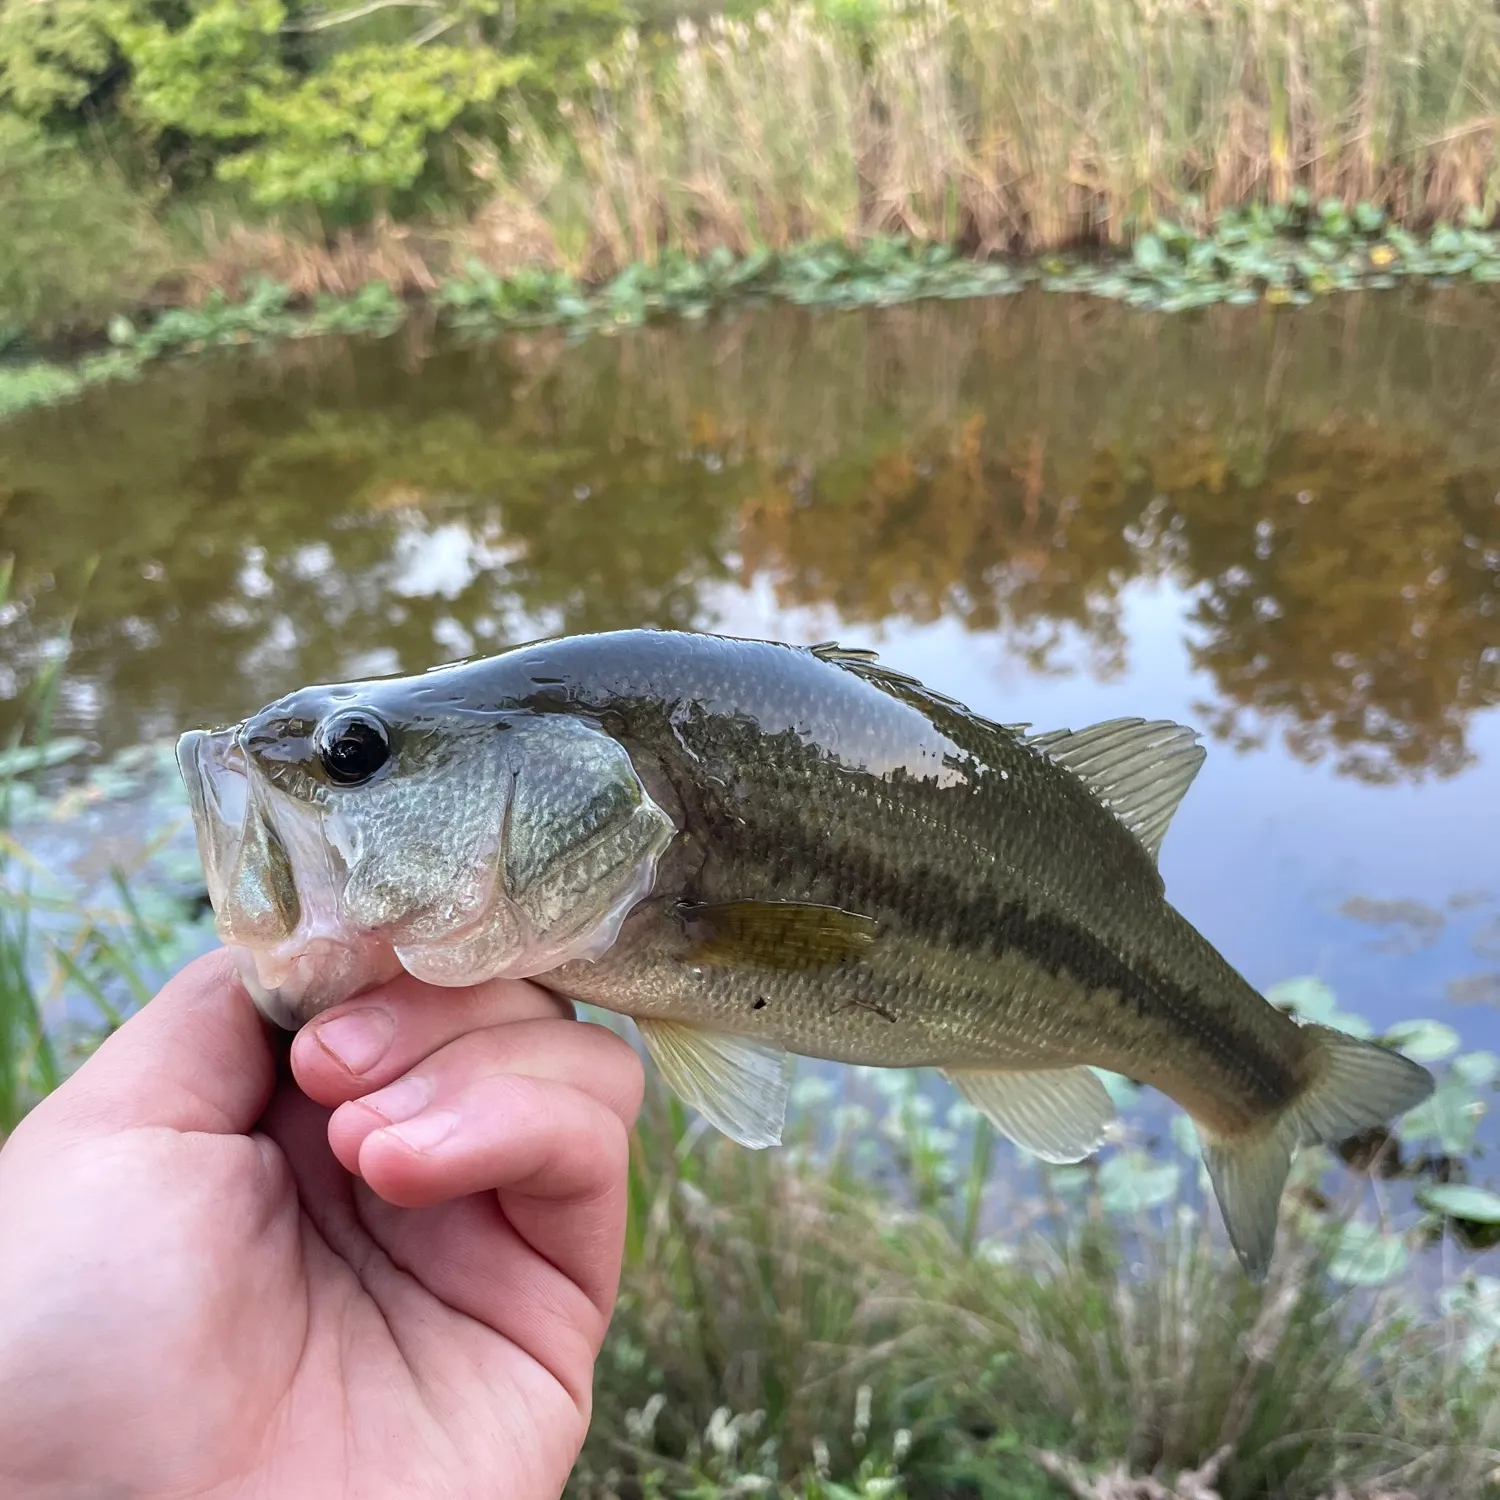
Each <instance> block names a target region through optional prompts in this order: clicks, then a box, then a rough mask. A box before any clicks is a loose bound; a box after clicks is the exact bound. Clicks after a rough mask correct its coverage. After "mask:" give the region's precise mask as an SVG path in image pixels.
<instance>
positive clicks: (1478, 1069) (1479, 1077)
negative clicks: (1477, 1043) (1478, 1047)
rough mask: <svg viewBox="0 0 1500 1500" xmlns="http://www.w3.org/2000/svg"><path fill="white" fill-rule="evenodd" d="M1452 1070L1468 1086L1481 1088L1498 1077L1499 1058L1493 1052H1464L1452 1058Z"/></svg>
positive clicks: (1499, 1070)
mask: <svg viewBox="0 0 1500 1500" xmlns="http://www.w3.org/2000/svg"><path fill="white" fill-rule="evenodd" d="M1453 1071H1454V1072H1455V1073H1456V1074H1457V1075H1458V1076H1459V1077H1460V1078H1461V1079H1463V1081H1464V1082H1465V1083H1467V1084H1468V1085H1469V1087H1470V1088H1476V1089H1482V1088H1483V1087H1484V1086H1485V1085H1486V1084H1490V1083H1493V1082H1494V1081H1495V1079H1496V1078H1497V1077H1500V1058H1497V1057H1496V1056H1495V1054H1494V1053H1493V1052H1465V1053H1464V1055H1463V1056H1462V1057H1455V1058H1454V1059H1453Z"/></svg>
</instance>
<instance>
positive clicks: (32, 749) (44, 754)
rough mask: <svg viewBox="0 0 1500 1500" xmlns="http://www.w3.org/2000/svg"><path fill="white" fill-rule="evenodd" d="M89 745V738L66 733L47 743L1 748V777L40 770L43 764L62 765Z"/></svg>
mask: <svg viewBox="0 0 1500 1500" xmlns="http://www.w3.org/2000/svg"><path fill="white" fill-rule="evenodd" d="M88 747H89V742H88V741H87V740H83V739H79V738H78V737H77V736H76V735H66V736H63V737H61V738H59V739H55V740H49V741H48V742H47V743H46V744H45V745H17V746H15V747H14V748H13V749H11V750H0V779H4V778H7V777H11V776H24V775H25V774H26V773H27V772H28V771H37V770H40V769H41V768H42V767H43V766H57V765H61V764H62V763H63V761H65V760H72V759H73V757H74V756H77V755H82V754H83V752H84V751H85V750H87V749H88Z"/></svg>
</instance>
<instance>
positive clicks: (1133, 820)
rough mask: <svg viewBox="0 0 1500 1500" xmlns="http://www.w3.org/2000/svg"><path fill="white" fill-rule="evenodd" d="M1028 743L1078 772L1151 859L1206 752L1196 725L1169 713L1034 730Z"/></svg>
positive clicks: (1058, 762) (1078, 775) (1077, 774)
mask: <svg viewBox="0 0 1500 1500" xmlns="http://www.w3.org/2000/svg"><path fill="white" fill-rule="evenodd" d="M1027 743H1028V744H1030V745H1034V746H1035V747H1036V748H1037V749H1038V750H1042V751H1044V752H1045V753H1046V755H1047V757H1048V759H1050V760H1051V761H1053V762H1054V763H1055V764H1057V765H1059V766H1066V767H1067V769H1068V770H1070V771H1071V772H1072V773H1073V774H1074V775H1075V776H1077V777H1078V779H1079V780H1080V781H1082V782H1083V784H1084V785H1085V786H1086V787H1088V789H1089V790H1090V791H1091V792H1093V794H1094V795H1095V796H1096V797H1097V798H1098V799H1099V800H1100V801H1101V802H1102V803H1103V804H1104V805H1105V806H1106V807H1107V808H1108V809H1109V810H1110V811H1111V812H1112V813H1113V814H1114V815H1115V816H1116V817H1117V818H1118V819H1119V820H1120V821H1121V822H1122V823H1123V824H1124V825H1125V826H1126V827H1127V828H1128V829H1129V830H1130V831H1131V832H1132V833H1133V834H1134V835H1135V836H1136V838H1138V839H1139V840H1140V841H1141V843H1142V844H1143V845H1144V846H1145V849H1146V852H1147V853H1148V854H1149V855H1150V856H1151V858H1152V859H1155V858H1156V856H1157V854H1158V853H1159V852H1160V850H1161V841H1162V839H1163V837H1164V836H1165V835H1166V832H1167V826H1168V824H1170V823H1171V821H1172V814H1173V813H1175V812H1176V811H1177V807H1178V804H1179V803H1180V802H1181V801H1182V798H1183V795H1184V793H1186V791H1187V789H1188V787H1189V786H1191V785H1192V781H1193V777H1194V776H1196V775H1197V774H1198V767H1199V766H1201V765H1202V764H1203V759H1204V755H1205V754H1206V752H1205V751H1204V749H1203V746H1202V745H1200V744H1199V743H1198V735H1197V731H1196V730H1192V729H1189V728H1187V727H1186V726H1185V725H1182V724H1174V723H1172V721H1171V720H1170V719H1151V720H1146V719H1108V720H1106V721H1105V722H1104V723H1102V724H1091V725H1090V726H1089V727H1088V728H1087V729H1078V730H1072V729H1053V730H1049V731H1048V732H1047V733H1046V734H1034V735H1031V736H1030V737H1029V738H1028V740H1027Z"/></svg>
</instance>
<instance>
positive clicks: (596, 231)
mask: <svg viewBox="0 0 1500 1500" xmlns="http://www.w3.org/2000/svg"><path fill="white" fill-rule="evenodd" d="M1497 209H1500V11H1497V10H1496V8H1495V7H1493V6H1490V5H1485V4H1479V3H1476V0H1297V3H1282V0H1213V3H1206V0H1069V3H1068V4H1066V5H1063V4H1059V3H1057V0H983V3H981V0H814V3H812V4H800V3H799V4H788V3H780V4H773V5H771V6H767V7H758V6H752V5H747V4H745V3H743V0H729V3H728V4H727V5H726V6H725V7H724V9H723V10H722V12H720V13H714V14H706V13H702V12H701V10H700V11H699V12H698V13H695V14H693V15H688V14H683V13H681V12H678V11H674V10H663V9H661V8H660V7H659V6H658V5H656V4H654V3H653V0H642V4H641V5H632V4H630V3H627V0H552V3H549V4H546V5H536V4H531V3H527V4H523V5H519V6H517V5H515V4H500V3H497V0H451V3H450V0H374V3H371V0H365V3H362V4H354V5H350V6H348V7H337V6H334V7H323V6H318V5H315V4H301V3H292V4H282V3H281V0H255V3H243V0H185V3H183V4H180V5H177V6H172V7H168V6H164V5H161V4H159V3H157V0H54V3H52V4H49V5H48V6H46V7H38V6H28V5H18V4H13V3H7V4H0V223H3V224H4V225H5V226H6V232H5V234H4V235H3V236H0V359H3V360H4V363H3V364H0V413H4V412H5V411H8V410H16V409H19V408H20V407H22V406H25V405H29V404H32V403H35V402H38V401H45V400H55V399H61V398H64V397H66V396H68V395H70V394H72V393H74V392H75V391H77V390H78V389H80V388H81V387H82V386H83V385H86V384H89V383H92V382H93V381H96V380H100V379H106V378H116V377H119V376H126V375H130V374H133V373H135V372H137V371H138V370H139V369H141V368H142V367H143V366H144V365H145V364H146V363H147V362H149V361H150V360H151V359H153V358H155V357H158V356H159V355H161V354H164V353H167V352H171V351H181V350H194V349H197V348H199V347H203V346H207V345H211V344H226V343H245V342H250V341H255V340H259V339H262V338H271V337H287V336H307V335H312V334H317V333H323V332H367V333H377V334H378V333H383V332H388V331H390V330H391V329H393V328H394V327H395V326H397V325H399V323H400V322H402V321H403V320H404V319H405V318H406V317H408V316H410V315H411V314H412V312H413V309H414V308H418V307H420V308H423V309H425V312H424V315H426V316H430V317H432V318H434V319H435V320H436V321H437V322H438V323H439V324H440V325H443V326H448V327H455V328H459V329H467V330H474V329H483V328H504V327H512V326H535V325H537V324H540V323H555V324H563V325H565V326H567V327H568V328H570V329H574V330H577V331H580V332H582V331H585V330H596V329H600V328H611V327H618V326H621V325H628V324H631V323H635V322H640V321H642V320H644V319H646V318H648V317H651V316H655V315H658V314H661V313H671V312H678V313H687V314H695V313H701V312H704V311H707V310H708V309H710V308H712V307H716V306H719V305H722V304H725V303H728V302H731V301H736V300H741V299H746V298H753V297H774V298H785V299H787V300H791V301H794V302H802V303H808V304H820V305H831V306H844V307H848V306H866V305H880V304H886V303H891V302H899V301H906V300H911V299H913V298H917V297H924V296H949V297H956V296H970V295H983V294H995V293H1003V292H1009V291H1015V290H1019V289H1020V288H1022V287H1026V286H1040V287H1043V288H1047V289H1051V290H1059V291H1063V290H1072V291H1079V292H1085V293H1089V294H1093V295H1100V296H1107V297H1114V298H1119V299H1122V300H1124V301H1126V302H1129V303H1132V304H1135V305H1139V306H1143V307H1154V308H1161V309H1165V310H1178V309H1186V308H1192V307H1197V306H1202V305H1204V304H1205V303H1208V302H1213V301H1223V300H1227V301H1231V302H1246V303H1249V302H1258V301H1267V302H1270V303H1273V304H1274V303H1292V304H1297V303H1301V302H1304V301H1307V300H1309V299H1310V298H1312V297H1314V296H1317V295H1320V294H1322V293H1326V292H1332V291H1336V290H1347V289H1354V288H1357V287H1389V286H1395V285H1399V284H1402V283H1403V282H1407V281H1410V280H1413V279H1418V278H1420V279H1424V280H1429V281H1430V280H1437V281H1439V282H1441V281H1445V280H1460V279H1461V280H1465V281H1479V282H1497V281H1500V233H1497V227H1496V226H1497ZM101 346H103V347H102V348H101Z"/></svg>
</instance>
